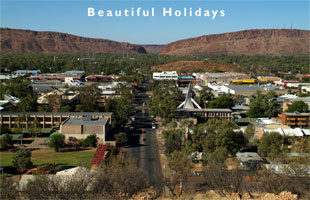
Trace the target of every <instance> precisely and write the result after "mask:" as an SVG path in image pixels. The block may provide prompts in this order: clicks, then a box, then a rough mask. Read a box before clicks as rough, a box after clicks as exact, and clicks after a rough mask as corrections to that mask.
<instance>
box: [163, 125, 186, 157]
mask: <svg viewBox="0 0 310 200" xmlns="http://www.w3.org/2000/svg"><path fill="white" fill-rule="evenodd" d="M182 134H183V133H182V130H166V131H163V135H164V137H165V147H166V150H165V153H166V154H167V155H170V154H171V153H172V152H174V151H180V150H181V149H182Z"/></svg>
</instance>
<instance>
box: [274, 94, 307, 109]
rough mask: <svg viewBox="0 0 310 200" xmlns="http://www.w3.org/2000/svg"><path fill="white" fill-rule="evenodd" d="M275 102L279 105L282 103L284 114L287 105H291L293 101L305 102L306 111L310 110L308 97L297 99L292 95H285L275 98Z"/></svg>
mask: <svg viewBox="0 0 310 200" xmlns="http://www.w3.org/2000/svg"><path fill="white" fill-rule="evenodd" d="M277 101H278V102H279V103H282V107H283V112H285V111H286V110H287V109H288V105H290V104H292V103H293V102H295V101H303V102H305V103H306V104H308V110H310V97H299V96H297V95H293V94H285V95H282V96H279V97H278V98H277Z"/></svg>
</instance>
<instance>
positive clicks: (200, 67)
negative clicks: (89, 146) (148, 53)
mask: <svg viewBox="0 0 310 200" xmlns="http://www.w3.org/2000/svg"><path fill="white" fill-rule="evenodd" d="M151 70H152V71H177V72H179V73H182V72H195V71H202V72H212V71H214V72H216V71H226V72H238V71H240V69H238V68H237V67H236V66H233V65H226V64H218V63H215V62H214V63H207V62H204V61H176V62H172V63H167V64H163V65H156V66H152V68H151Z"/></svg>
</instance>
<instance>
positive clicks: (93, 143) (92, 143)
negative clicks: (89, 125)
mask: <svg viewBox="0 0 310 200" xmlns="http://www.w3.org/2000/svg"><path fill="white" fill-rule="evenodd" d="M97 143H98V141H97V136H96V134H92V135H89V136H87V137H86V138H85V140H83V141H82V146H83V147H97Z"/></svg>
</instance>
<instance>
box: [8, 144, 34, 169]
mask: <svg viewBox="0 0 310 200" xmlns="http://www.w3.org/2000/svg"><path fill="white" fill-rule="evenodd" d="M32 166H33V164H32V162H31V151H30V150H29V149H20V150H18V151H16V152H15V153H14V156H13V167H15V168H16V169H17V171H18V172H19V173H22V172H24V171H25V170H26V169H29V168H31V167H32Z"/></svg>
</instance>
